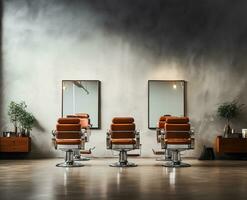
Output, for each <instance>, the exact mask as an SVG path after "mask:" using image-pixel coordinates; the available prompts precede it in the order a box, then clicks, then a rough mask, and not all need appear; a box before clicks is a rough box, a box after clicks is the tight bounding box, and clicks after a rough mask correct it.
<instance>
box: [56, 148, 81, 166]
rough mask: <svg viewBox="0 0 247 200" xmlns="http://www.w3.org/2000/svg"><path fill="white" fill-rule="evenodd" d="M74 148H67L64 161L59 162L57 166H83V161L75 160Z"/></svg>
mask: <svg viewBox="0 0 247 200" xmlns="http://www.w3.org/2000/svg"><path fill="white" fill-rule="evenodd" d="M73 153H74V152H73V150H72V149H68V150H66V153H65V157H64V162H63V163H59V164H57V165H56V166H57V167H83V166H84V165H82V164H81V163H77V162H75V161H74V155H73Z"/></svg>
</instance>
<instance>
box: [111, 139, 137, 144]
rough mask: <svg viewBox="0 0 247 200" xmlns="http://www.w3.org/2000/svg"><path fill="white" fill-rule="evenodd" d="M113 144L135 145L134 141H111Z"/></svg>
mask: <svg viewBox="0 0 247 200" xmlns="http://www.w3.org/2000/svg"><path fill="white" fill-rule="evenodd" d="M111 143H112V144H135V143H136V141H135V140H134V139H131V138H130V139H111Z"/></svg>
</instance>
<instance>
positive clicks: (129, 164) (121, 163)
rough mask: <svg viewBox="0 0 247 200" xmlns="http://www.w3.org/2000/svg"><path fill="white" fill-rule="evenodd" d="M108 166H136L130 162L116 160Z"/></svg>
mask: <svg viewBox="0 0 247 200" xmlns="http://www.w3.org/2000/svg"><path fill="white" fill-rule="evenodd" d="M109 166H110V167H137V164H135V163H131V162H116V163H112V164H110V165H109Z"/></svg>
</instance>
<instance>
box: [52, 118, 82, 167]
mask: <svg viewBox="0 0 247 200" xmlns="http://www.w3.org/2000/svg"><path fill="white" fill-rule="evenodd" d="M53 135H54V137H55V138H54V142H55V149H59V150H62V151H65V152H66V153H65V161H64V162H63V163H60V164H57V165H56V166H57V167H81V166H83V165H82V164H80V163H77V162H75V160H74V152H75V151H78V150H80V149H84V146H85V135H84V133H83V132H82V131H81V124H80V119H78V118H59V119H58V121H57V125H56V131H55V132H53Z"/></svg>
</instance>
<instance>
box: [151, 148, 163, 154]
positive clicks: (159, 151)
mask: <svg viewBox="0 0 247 200" xmlns="http://www.w3.org/2000/svg"><path fill="white" fill-rule="evenodd" d="M152 150H153V153H154V155H164V154H165V151H162V150H157V151H156V150H154V149H152Z"/></svg>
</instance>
